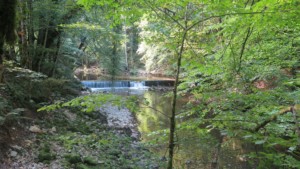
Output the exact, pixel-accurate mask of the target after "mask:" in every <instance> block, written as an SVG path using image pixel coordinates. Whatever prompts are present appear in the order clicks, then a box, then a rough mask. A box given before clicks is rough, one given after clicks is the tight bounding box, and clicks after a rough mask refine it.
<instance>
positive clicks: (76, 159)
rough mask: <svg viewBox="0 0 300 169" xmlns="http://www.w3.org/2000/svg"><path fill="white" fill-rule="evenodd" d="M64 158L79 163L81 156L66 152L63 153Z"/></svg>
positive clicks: (72, 162)
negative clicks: (65, 153)
mask: <svg viewBox="0 0 300 169" xmlns="http://www.w3.org/2000/svg"><path fill="white" fill-rule="evenodd" d="M65 159H66V160H67V161H68V162H69V163H71V164H76V163H81V162H82V160H81V157H80V155H78V154H67V155H65Z"/></svg>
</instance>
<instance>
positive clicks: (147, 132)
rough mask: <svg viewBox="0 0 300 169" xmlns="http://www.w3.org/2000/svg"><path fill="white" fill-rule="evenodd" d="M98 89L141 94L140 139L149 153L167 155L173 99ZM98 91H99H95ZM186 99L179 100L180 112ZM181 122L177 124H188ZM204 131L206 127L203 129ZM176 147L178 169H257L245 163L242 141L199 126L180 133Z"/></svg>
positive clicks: (150, 93) (144, 92)
mask: <svg viewBox="0 0 300 169" xmlns="http://www.w3.org/2000/svg"><path fill="white" fill-rule="evenodd" d="M110 89H111V90H109V91H108V89H106V88H99V89H97V90H98V91H100V92H114V93H117V94H120V95H138V96H140V98H141V101H142V100H144V101H142V102H141V104H140V111H139V112H137V113H136V118H137V120H138V123H139V125H138V129H139V131H140V132H141V137H142V138H141V139H142V141H143V142H144V143H146V144H148V143H153V144H149V145H151V146H149V148H150V150H151V151H153V152H156V153H157V154H159V155H160V156H161V157H166V156H167V147H168V145H167V144H168V127H169V114H170V113H171V105H172V98H171V97H170V96H166V93H164V92H161V91H148V90H140V89H132V88H122V89H120V88H110ZM95 90H96V89H95ZM185 103H186V100H184V99H181V100H180V99H179V101H178V102H177V108H176V109H177V113H180V112H184V110H183V109H182V107H183V105H184V104H185ZM190 120H192V119H190ZM186 121H187V119H185V120H181V121H178V122H177V124H178V125H180V124H181V123H184V122H186ZM204 128H205V127H204ZM176 137H177V145H178V146H177V147H176V150H175V156H174V165H175V168H180V169H227V168H230V169H250V168H254V167H251V166H250V165H249V163H247V161H245V158H244V156H243V155H244V154H245V153H246V152H247V151H249V150H251V147H250V148H249V147H248V145H247V144H245V143H243V142H241V141H240V140H233V139H230V140H229V139H228V140H227V139H226V137H223V136H221V134H220V132H219V131H216V130H212V131H211V132H208V131H206V130H205V129H200V128H199V127H197V126H196V127H194V128H188V127H187V128H184V129H180V130H177V133H176Z"/></svg>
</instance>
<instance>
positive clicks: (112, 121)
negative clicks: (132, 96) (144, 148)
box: [100, 104, 140, 139]
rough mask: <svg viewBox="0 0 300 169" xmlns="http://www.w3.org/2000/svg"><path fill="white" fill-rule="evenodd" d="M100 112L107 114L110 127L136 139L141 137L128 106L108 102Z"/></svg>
mask: <svg viewBox="0 0 300 169" xmlns="http://www.w3.org/2000/svg"><path fill="white" fill-rule="evenodd" d="M100 112H102V113H105V116H107V123H108V126H109V127H112V128H115V129H117V130H123V132H124V133H125V134H127V135H129V136H130V137H132V138H134V139H139V136H140V135H139V132H138V129H137V122H136V120H135V118H134V117H133V115H132V113H131V112H130V111H129V110H128V109H127V108H121V109H119V107H117V106H112V105H110V104H106V105H104V106H102V107H101V108H100Z"/></svg>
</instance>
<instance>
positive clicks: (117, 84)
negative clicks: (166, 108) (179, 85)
mask: <svg viewBox="0 0 300 169" xmlns="http://www.w3.org/2000/svg"><path fill="white" fill-rule="evenodd" d="M81 83H82V84H83V85H84V86H85V87H88V88H100V89H101V88H137V89H143V88H148V87H158V86H164V87H172V86H174V81H173V80H145V81H129V80H120V81H103V80H101V81H92V80H88V81H81Z"/></svg>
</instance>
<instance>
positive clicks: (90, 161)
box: [83, 157, 98, 166]
mask: <svg viewBox="0 0 300 169" xmlns="http://www.w3.org/2000/svg"><path fill="white" fill-rule="evenodd" d="M83 162H84V163H85V164H87V165H91V166H96V165H97V164H98V162H97V161H96V160H95V159H94V158H93V157H84V158H83Z"/></svg>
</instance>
